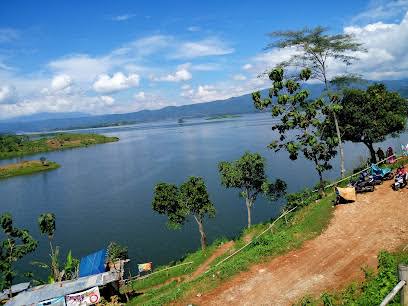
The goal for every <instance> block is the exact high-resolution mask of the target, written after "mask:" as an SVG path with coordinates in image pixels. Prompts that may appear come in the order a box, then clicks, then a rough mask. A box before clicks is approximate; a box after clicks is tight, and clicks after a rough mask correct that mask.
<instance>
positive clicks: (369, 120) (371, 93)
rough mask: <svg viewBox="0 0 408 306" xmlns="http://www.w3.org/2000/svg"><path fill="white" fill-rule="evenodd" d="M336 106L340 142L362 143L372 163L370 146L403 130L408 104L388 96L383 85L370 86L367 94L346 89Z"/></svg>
mask: <svg viewBox="0 0 408 306" xmlns="http://www.w3.org/2000/svg"><path fill="white" fill-rule="evenodd" d="M340 104H341V106H342V108H341V110H340V111H339V112H338V120H339V123H340V126H341V127H342V133H343V140H346V141H352V142H361V143H364V144H365V145H366V146H367V148H368V149H369V151H370V155H371V161H372V162H374V163H375V162H376V161H377V158H376V155H375V151H374V147H373V144H374V143H376V142H381V141H384V140H385V137H386V136H387V135H390V134H391V135H394V136H395V135H397V134H398V133H401V132H403V131H404V130H405V127H406V124H407V116H408V100H406V99H404V98H402V97H401V96H400V95H399V94H398V93H397V92H389V91H388V90H387V88H386V87H385V85H383V84H374V85H371V86H369V87H368V88H367V90H361V89H346V90H344V93H343V98H342V99H341V102H340ZM329 126H330V124H329Z"/></svg>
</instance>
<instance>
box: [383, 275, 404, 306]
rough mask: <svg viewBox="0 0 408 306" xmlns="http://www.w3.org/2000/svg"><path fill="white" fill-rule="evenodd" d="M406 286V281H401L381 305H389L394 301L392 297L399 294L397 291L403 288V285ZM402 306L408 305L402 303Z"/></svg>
mask: <svg viewBox="0 0 408 306" xmlns="http://www.w3.org/2000/svg"><path fill="white" fill-rule="evenodd" d="M404 286H405V281H400V282H399V283H398V284H397V285H396V286H395V287H394V288H393V289H392V290H391V292H390V293H388V295H387V296H386V297H385V298H384V300H383V301H382V302H381V304H380V306H386V305H388V303H389V302H391V301H392V299H393V298H394V297H395V296H396V295H397V293H398V292H399V291H400V290H401V289H402V287H404ZM401 305H402V306H406V305H407V304H401Z"/></svg>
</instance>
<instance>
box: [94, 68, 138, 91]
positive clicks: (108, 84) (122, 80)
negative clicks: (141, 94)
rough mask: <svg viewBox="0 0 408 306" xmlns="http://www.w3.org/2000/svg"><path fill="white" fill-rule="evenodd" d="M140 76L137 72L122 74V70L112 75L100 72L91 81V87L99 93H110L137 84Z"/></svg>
mask: <svg viewBox="0 0 408 306" xmlns="http://www.w3.org/2000/svg"><path fill="white" fill-rule="evenodd" d="M139 81H140V77H139V75H137V74H129V75H128V76H126V75H124V74H123V73H122V72H117V73H115V74H114V75H113V76H112V77H110V76H109V75H107V74H101V75H99V76H98V78H97V80H96V81H95V82H94V83H93V89H94V90H95V91H96V92H99V93H112V92H117V91H121V90H125V89H128V88H131V87H137V86H139Z"/></svg>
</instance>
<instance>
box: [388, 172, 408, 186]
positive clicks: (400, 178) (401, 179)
mask: <svg viewBox="0 0 408 306" xmlns="http://www.w3.org/2000/svg"><path fill="white" fill-rule="evenodd" d="M407 181H408V172H407V171H406V170H405V169H404V167H399V168H398V169H397V172H396V175H395V180H394V183H393V184H392V189H394V190H395V191H397V190H399V189H401V188H404V187H405V186H407Z"/></svg>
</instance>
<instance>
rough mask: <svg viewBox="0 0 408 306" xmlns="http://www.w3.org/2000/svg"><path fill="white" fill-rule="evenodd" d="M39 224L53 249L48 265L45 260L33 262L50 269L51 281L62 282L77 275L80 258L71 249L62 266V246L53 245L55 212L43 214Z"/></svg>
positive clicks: (49, 280) (49, 278) (49, 279)
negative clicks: (60, 257)
mask: <svg viewBox="0 0 408 306" xmlns="http://www.w3.org/2000/svg"><path fill="white" fill-rule="evenodd" d="M38 226H39V228H40V232H41V234H43V235H47V236H48V240H49V243H50V249H51V253H50V257H51V263H50V264H49V265H48V264H46V263H43V262H38V261H33V262H32V264H34V265H37V266H39V267H40V268H43V269H47V270H50V275H49V277H48V282H49V283H54V282H61V281H63V280H67V279H73V278H75V277H77V276H78V267H79V261H78V259H76V258H74V257H73V256H72V252H71V251H69V252H68V255H67V258H66V260H65V264H64V265H63V268H61V267H60V259H59V255H60V248H59V247H58V246H56V247H55V248H54V247H53V246H52V239H53V237H54V233H55V230H56V225H55V215H54V214H53V213H44V214H41V215H40V217H39V218H38Z"/></svg>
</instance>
